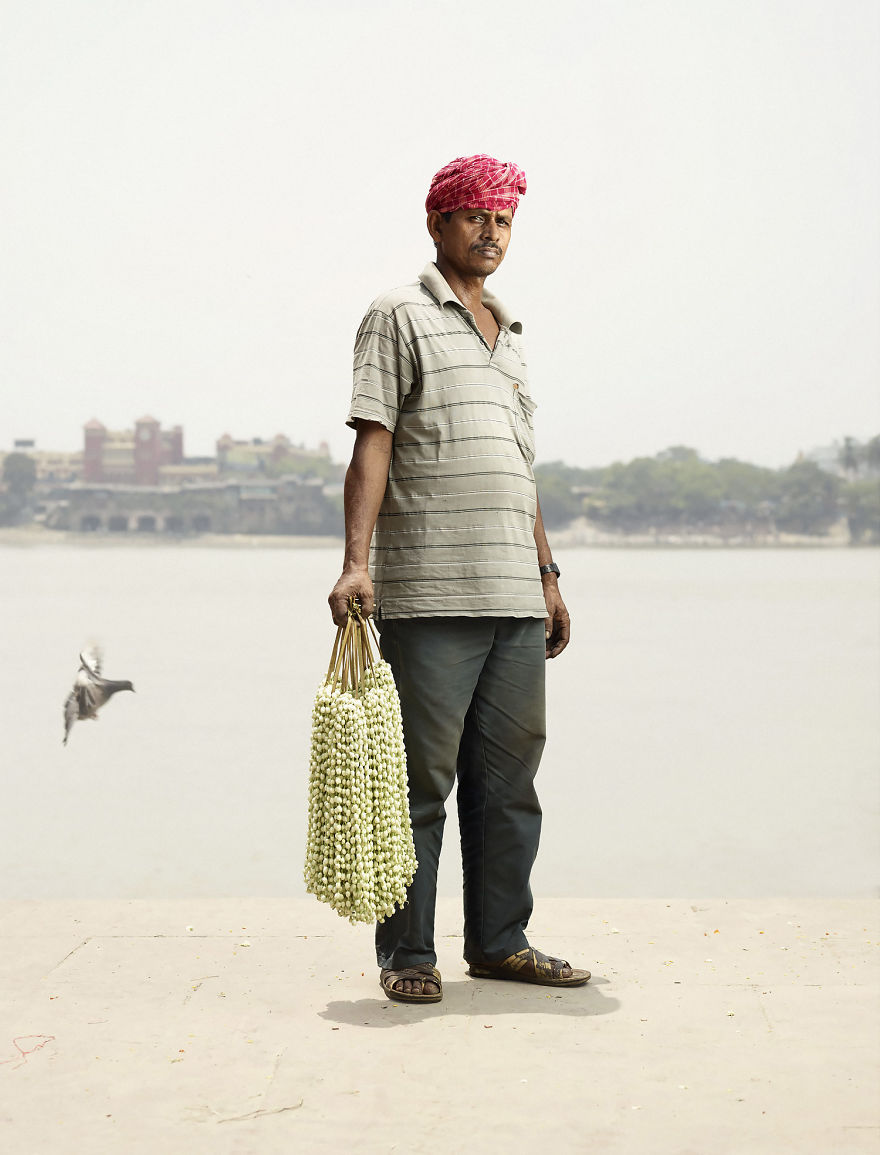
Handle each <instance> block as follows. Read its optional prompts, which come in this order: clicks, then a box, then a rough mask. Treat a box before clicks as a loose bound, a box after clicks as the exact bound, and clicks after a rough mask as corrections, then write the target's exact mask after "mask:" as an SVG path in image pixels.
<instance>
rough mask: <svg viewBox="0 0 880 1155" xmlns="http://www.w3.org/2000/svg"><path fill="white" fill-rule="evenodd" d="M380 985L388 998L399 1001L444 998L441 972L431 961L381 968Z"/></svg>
mask: <svg viewBox="0 0 880 1155" xmlns="http://www.w3.org/2000/svg"><path fill="white" fill-rule="evenodd" d="M379 985H380V986H381V987H382V990H383V991H384V992H385V994H386V995H387V996H388V998H389V999H391V1000H392V1001H393V1002H397V1003H439V1002H440V1000H441V999H442V998H443V982H442V980H441V978H440V972H439V971H438V970H437V968H436V967H435V966H432V965H431V963H416V964H415V965H414V966H411V967H400V968H399V969H398V970H381V971H380V972H379Z"/></svg>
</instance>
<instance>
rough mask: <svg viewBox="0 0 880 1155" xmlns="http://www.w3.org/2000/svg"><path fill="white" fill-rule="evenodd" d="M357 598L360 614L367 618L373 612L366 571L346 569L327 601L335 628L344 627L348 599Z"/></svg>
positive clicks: (371, 585)
mask: <svg viewBox="0 0 880 1155" xmlns="http://www.w3.org/2000/svg"><path fill="white" fill-rule="evenodd" d="M352 597H354V598H357V600H358V602H359V603H360V607H361V613H362V614H363V616H364V617H365V618H368V617H369V616H370V614H371V613H372V612H373V605H374V598H373V582H372V580H371V578H370V575H369V573H368V572H367V570H366V569H347V570H343V571H342V576H341V577H340V579H339V581H338V582H337V583H336V585H335V586H334V587H333V589H332V590H331V591H330V597H329V598H328V599H327V601H328V602H329V603H330V613H331V614H332V615H333V621H334V622H335V624H336V625H337V626H344V625H345V622H346V619H347V618H348V599H349V598H352Z"/></svg>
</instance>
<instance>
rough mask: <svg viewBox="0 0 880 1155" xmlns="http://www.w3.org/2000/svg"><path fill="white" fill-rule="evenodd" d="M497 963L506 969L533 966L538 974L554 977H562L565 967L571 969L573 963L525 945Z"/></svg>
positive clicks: (516, 969)
mask: <svg viewBox="0 0 880 1155" xmlns="http://www.w3.org/2000/svg"><path fill="white" fill-rule="evenodd" d="M497 965H498V966H500V967H504V969H505V970H511V971H521V970H523V969H525V968H526V967H531V969H532V971H533V972H534V973H535V974H536V975H545V976H546V977H548V978H552V979H560V978H562V971H563V968H564V967H568V969H569V970H571V969H572V968H571V965H570V964H569V963H567V962H565V960H564V959H559V958H553V956H552V955H546V954H541V952H540V951H539V950H535V948H534V947H532V946H526V947H523V949H522V950H518V951H517V952H516V954H512V955H509V956H508V957H507V958H506V959H505V960H504V961H503V962H502V963H498V964H497Z"/></svg>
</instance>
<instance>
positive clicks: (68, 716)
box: [62, 649, 134, 746]
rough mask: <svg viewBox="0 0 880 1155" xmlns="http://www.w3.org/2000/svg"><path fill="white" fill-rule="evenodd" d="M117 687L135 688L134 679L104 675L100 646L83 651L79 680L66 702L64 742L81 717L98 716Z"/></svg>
mask: <svg viewBox="0 0 880 1155" xmlns="http://www.w3.org/2000/svg"><path fill="white" fill-rule="evenodd" d="M117 690H131V691H134V686H133V685H132V684H131V682H114V681H111V680H110V679H109V678H102V677H101V651H100V650H97V649H95V650H92V651H87V652H86V653H83V654H80V656H79V670H77V674H76V680H75V681H74V683H73V689H72V690H71V691H70V693H69V694H68V695H67V700H66V701H65V703H64V741H63V743H62V744H63V745H64V746H66V745H67V739H68V737H69V735H70V728H71V726H72V725H73V723H74V722H75V721H76V720H77V719H79V720H80V721H81V722H83V721H85V719H86V718H97V716H98V710H100V708H101V707H102V706H103V705H104V703H105V702H106V701H108V699H110V698H112V697H113V695H114V694H115V693H116V692H117Z"/></svg>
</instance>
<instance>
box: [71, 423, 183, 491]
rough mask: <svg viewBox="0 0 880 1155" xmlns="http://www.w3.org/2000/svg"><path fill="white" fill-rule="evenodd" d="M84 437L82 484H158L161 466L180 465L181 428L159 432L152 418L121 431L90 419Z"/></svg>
mask: <svg viewBox="0 0 880 1155" xmlns="http://www.w3.org/2000/svg"><path fill="white" fill-rule="evenodd" d="M84 434H85V442H84V446H83V481H87V482H88V481H91V482H119V483H126V484H128V485H158V484H159V479H160V472H159V471H160V470H161V468H162V466H165V465H180V464H182V462H183V428H182V427H181V426H180V425H175V426H174V427H173V428H172V429H161V428H160V426H159V422H158V421H157V420H156V419H155V417H141V418H140V420H139V421H136V422H135V423H134V429H126V430H124V431H121V432H120V431H115V430H110V429H107V427H106V426H105V425H102V424H101V422H100V421H98V420H96V419H95V418H93V419H92V420H91V421H89V422H87V423H86V425H85V428H84Z"/></svg>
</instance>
